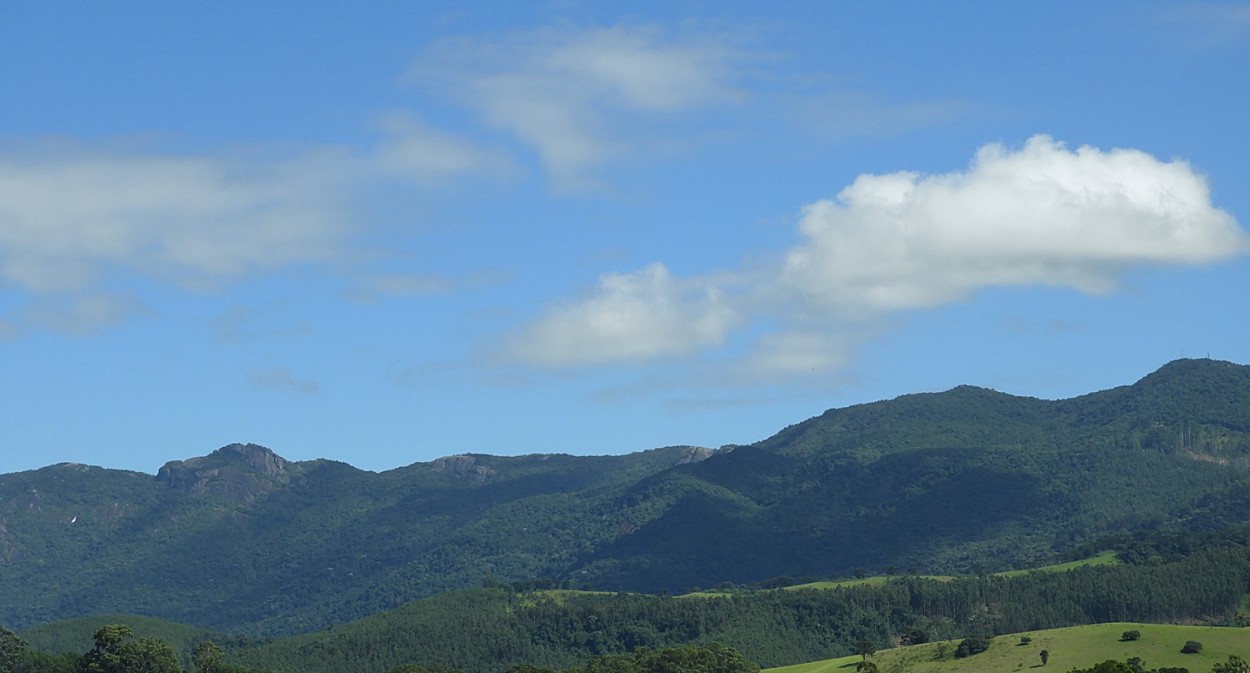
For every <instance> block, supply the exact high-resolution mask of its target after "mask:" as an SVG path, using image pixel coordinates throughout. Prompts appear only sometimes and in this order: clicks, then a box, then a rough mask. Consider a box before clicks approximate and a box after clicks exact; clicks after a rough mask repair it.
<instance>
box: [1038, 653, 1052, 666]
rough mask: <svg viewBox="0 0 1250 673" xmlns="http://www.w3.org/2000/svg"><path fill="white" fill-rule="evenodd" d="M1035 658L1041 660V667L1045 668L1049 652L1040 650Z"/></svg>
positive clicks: (1048, 659)
mask: <svg viewBox="0 0 1250 673" xmlns="http://www.w3.org/2000/svg"><path fill="white" fill-rule="evenodd" d="M1037 656H1039V657H1041V658H1042V665H1043V666H1045V665H1046V662H1048V661H1050V650H1042V651H1041V652H1038V653H1037Z"/></svg>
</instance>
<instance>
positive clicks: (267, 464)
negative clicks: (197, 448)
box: [156, 444, 291, 503]
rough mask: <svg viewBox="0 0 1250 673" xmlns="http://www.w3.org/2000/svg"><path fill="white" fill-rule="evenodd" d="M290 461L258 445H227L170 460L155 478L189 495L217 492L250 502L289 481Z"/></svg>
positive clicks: (216, 493) (240, 500)
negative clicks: (182, 458) (202, 454)
mask: <svg viewBox="0 0 1250 673" xmlns="http://www.w3.org/2000/svg"><path fill="white" fill-rule="evenodd" d="M289 467H290V463H288V462H287V460H286V459H285V458H283V457H282V456H279V455H278V454H276V453H274V452H273V451H271V450H269V449H267V448H265V447H263V446H260V445H259V444H228V445H226V446H223V447H221V448H220V449H217V450H216V451H214V452H212V453H210V454H208V455H207V456H201V457H199V458H190V459H187V460H172V461H170V462H168V463H165V465H164V466H163V467H161V469H160V471H159V472H157V473H156V480H157V481H159V482H161V483H163V484H165V485H167V486H169V487H170V488H172V489H178V490H182V491H186V492H187V493H190V494H192V495H221V496H225V497H226V498H228V499H230V500H235V501H239V502H245V503H251V502H254V501H255V500H256V499H257V498H259V497H261V496H263V495H266V494H268V493H270V492H272V491H274V490H276V489H278V488H280V487H282V486H284V485H285V484H287V483H289V482H290V481H291V475H290V470H289Z"/></svg>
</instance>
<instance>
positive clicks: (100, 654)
mask: <svg viewBox="0 0 1250 673" xmlns="http://www.w3.org/2000/svg"><path fill="white" fill-rule="evenodd" d="M225 657H226V652H225V650H223V649H222V648H221V647H219V646H217V645H216V644H214V643H212V642H203V643H200V644H199V645H198V646H197V647H196V648H195V650H194V652H193V653H191V655H190V657H189V659H190V662H189V663H190V665H189V666H186V665H185V664H186V662H183V661H181V660H180V659H179V655H178V653H177V652H176V651H175V650H174V648H173V647H172V646H170V645H169V643H167V642H165V641H164V640H162V639H160V638H152V637H136V636H135V633H134V631H132V630H131V629H130V627H128V626H125V625H122V624H111V625H108V626H104V627H102V628H100V629H99V630H97V631H96V632H95V634H94V645H93V646H92V647H91V648H90V649H89V650H87V651H86V652H84V653H82V654H80V655H75V654H74V653H64V654H57V655H53V654H48V653H44V652H38V651H34V650H31V649H30V648H29V646H28V645H27V644H26V642H25V641H23V640H22V639H21V638H20V637H18V636H17V634H15V633H13V632H12V631H10V630H8V629H5V628H3V627H0V673H187V672H188V671H191V672H193V673H269V672H268V671H264V670H261V669H249V668H245V667H241V666H237V665H233V664H230V663H227V662H226V661H225ZM346 670H358V669H356V668H355V667H353V668H350V669H346ZM759 670H760V667H759V665H758V664H756V663H755V662H753V661H751V660H749V659H747V658H745V657H743V656H742V655H741V654H739V653H738V651H737V650H735V649H733V648H732V647H727V646H724V645H719V644H715V643H711V644H706V645H686V646H683V647H670V648H663V649H659V650H652V649H649V648H645V647H643V648H638V649H636V650H634V651H633V652H631V653H629V654H618V655H606V656H599V657H591V658H590V659H589V660H587V661H586V662H585V663H584V664H582V665H580V666H576V667H573V668H571V669H569V670H567V671H564V672H559V671H555V670H553V669H546V668H540V667H536V666H532V665H528V664H521V665H515V666H512V667H511V668H510V669H509V673H759ZM389 673H464V672H463V671H461V670H459V669H452V668H449V667H447V666H443V665H437V664H436V665H430V666H421V665H418V664H402V665H399V666H396V667H394V668H392V669H390V671H389Z"/></svg>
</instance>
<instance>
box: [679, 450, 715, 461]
mask: <svg viewBox="0 0 1250 673" xmlns="http://www.w3.org/2000/svg"><path fill="white" fill-rule="evenodd" d="M714 453H716V449H709V448H707V447H704V446H688V447H686V450H685V451H684V452H682V454H681V458H679V459H678V460H677V464H678V465H686V464H689V463H698V462H702V461H704V460H707V459H708V458H711V457H712V454H714Z"/></svg>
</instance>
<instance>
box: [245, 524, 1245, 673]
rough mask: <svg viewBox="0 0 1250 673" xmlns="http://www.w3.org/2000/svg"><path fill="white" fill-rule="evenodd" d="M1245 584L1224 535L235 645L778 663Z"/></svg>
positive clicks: (437, 609)
mask: <svg viewBox="0 0 1250 673" xmlns="http://www.w3.org/2000/svg"><path fill="white" fill-rule="evenodd" d="M518 588H523V587H518ZM1248 593H1250V546H1218V545H1217V546H1213V547H1211V548H1207V549H1202V550H1199V551H1195V552H1194V553H1192V554H1191V555H1189V556H1187V557H1185V558H1182V559H1180V560H1176V561H1172V562H1161V563H1147V564H1139V565H1127V564H1125V565H1115V566H1090V567H1083V568H1077V569H1075V570H1071V571H1068V572H1061V573H1053V572H1037V573H1029V574H1025V575H1018V576H1010V577H1003V576H997V575H982V576H974V577H965V578H959V579H954V580H950V581H942V580H938V579H932V578H924V577H903V578H898V579H894V580H891V581H888V582H886V583H885V584H883V585H877V586H870V585H858V586H848V587H842V588H836V589H802V590H781V589H778V590H761V591H747V592H741V593H736V594H733V595H728V596H724V597H664V596H654V595H642V594H624V593H622V594H595V593H587V592H576V591H567V590H551V591H516V590H513V588H510V587H508V586H496V587H489V588H486V587H484V588H478V589H470V590H464V591H458V592H451V593H448V594H443V595H440V596H436V597H433V598H430V599H426V600H422V601H418V602H415V603H412V604H410V605H408V606H406V607H404V608H401V609H399V610H395V611H391V612H388V613H384V614H381V615H377V616H375V617H371V618H368V619H364V620H360V621H357V622H353V623H350V624H345V625H342V626H339V627H336V628H333V629H330V630H327V631H322V632H319V633H315V634H307V635H303V636H296V637H291V638H282V639H278V640H274V641H271V642H268V643H263V644H253V645H249V646H246V647H241V648H238V649H237V650H235V651H234V656H235V659H234V660H236V661H238V662H240V663H244V664H246V665H249V666H255V667H260V668H266V669H270V670H273V671H279V672H282V673H287V672H290V673H295V672H297V671H298V672H300V673H319V672H321V671H325V672H327V673H328V672H329V671H336V670H343V669H346V668H352V669H353V670H361V671H377V672H384V671H388V670H390V669H392V668H394V667H395V666H398V665H401V664H405V663H415V664H420V665H424V666H432V665H443V666H449V667H451V668H458V669H464V670H471V671H475V672H482V673H503V672H504V671H506V670H507V669H508V668H509V667H511V666H516V665H529V666H536V667H542V668H548V669H555V670H566V669H570V668H573V667H576V666H579V665H581V664H582V663H583V662H585V661H586V660H588V659H589V658H591V657H596V656H610V655H619V654H626V653H629V652H633V651H636V650H638V649H639V648H650V649H662V648H668V647H678V646H682V645H688V644H707V643H714V642H716V643H725V644H727V645H731V646H733V647H734V648H736V649H737V650H738V651H739V652H741V653H742V654H743V656H745V657H747V658H748V659H750V660H752V661H755V662H758V663H759V664H760V665H762V666H765V667H773V666H781V665H787V664H793V663H799V662H805V661H814V660H819V659H827V658H832V657H838V656H845V655H847V654H851V653H853V652H854V651H855V647H856V644H857V643H864V642H867V643H871V644H873V645H874V646H876V647H880V648H885V647H891V646H895V645H899V644H905V643H911V644H915V643H919V642H924V641H925V640H947V639H958V638H965V637H967V636H970V635H982V634H1005V633H1017V632H1023V631H1033V630H1040V629H1048V628H1057V627H1061V626H1073V625H1080V624H1093V623H1104V622H1117V621H1127V622H1203V623H1208V624H1233V623H1237V620H1238V619H1244V616H1239V615H1238V614H1237V606H1238V601H1239V600H1240V599H1241V598H1242V597H1243V596H1245V595H1247V594H1248Z"/></svg>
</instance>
